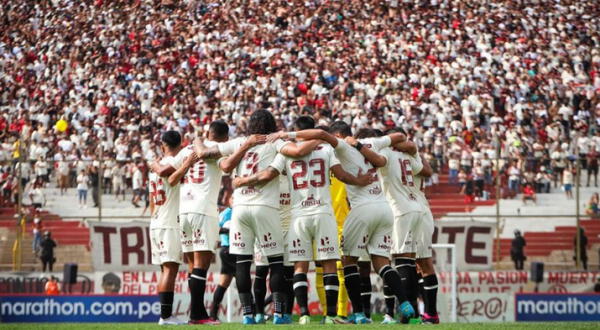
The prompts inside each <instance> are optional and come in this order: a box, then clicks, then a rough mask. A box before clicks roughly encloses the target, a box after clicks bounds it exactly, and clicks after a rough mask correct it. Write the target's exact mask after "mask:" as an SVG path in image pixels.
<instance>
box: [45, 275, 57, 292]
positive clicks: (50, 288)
mask: <svg viewBox="0 0 600 330" xmlns="http://www.w3.org/2000/svg"><path fill="white" fill-rule="evenodd" d="M44 291H46V294H47V295H49V296H57V295H59V294H60V284H58V279H57V278H56V277H54V276H50V277H48V281H47V282H46V285H45V286H44Z"/></svg>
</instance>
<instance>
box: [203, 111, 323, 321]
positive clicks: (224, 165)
mask: <svg viewBox="0 0 600 330" xmlns="http://www.w3.org/2000/svg"><path fill="white" fill-rule="evenodd" d="M276 130H277V124H276V122H275V118H274V117H273V115H272V114H271V113H270V112H269V111H266V110H257V111H254V112H253V113H252V115H251V116H250V120H249V123H248V133H249V134H254V135H256V134H270V133H274V132H275V131H276ZM247 139H248V138H245V137H242V138H237V139H234V140H232V141H229V142H227V143H219V144H217V145H216V146H213V147H210V146H208V148H207V146H204V145H203V144H201V143H197V144H196V147H197V149H196V153H197V154H198V155H199V157H200V158H217V157H221V156H229V157H227V158H226V160H225V161H223V162H221V163H220V167H221V169H222V170H223V171H224V172H227V173H229V172H231V171H233V170H235V173H236V174H237V175H238V176H250V175H252V174H255V173H258V172H260V171H261V170H264V169H266V168H267V167H268V166H269V165H270V164H271V163H272V162H273V160H274V159H275V156H276V155H277V153H278V152H281V153H284V154H286V155H288V156H291V157H299V156H302V155H306V154H308V153H309V152H310V151H312V150H313V149H314V148H315V146H316V145H317V144H318V142H313V143H306V144H303V145H302V146H297V145H296V144H294V143H290V142H284V141H282V140H277V141H275V142H274V143H268V144H261V145H256V146H254V147H253V148H249V149H245V150H243V148H242V146H243V145H244V144H246V141H247ZM240 153H241V154H242V155H243V157H238V156H237V155H239V154H240ZM234 155H235V157H234ZM279 194H280V192H279V184H278V182H277V181H274V182H268V183H266V184H265V185H261V186H255V185H253V186H250V187H238V188H236V189H235V190H234V195H233V196H234V199H233V202H234V205H233V214H232V220H231V229H230V240H231V242H230V252H231V253H233V254H236V255H237V259H236V276H235V278H236V284H237V287H238V293H239V296H240V302H241V305H242V311H243V315H244V317H243V321H242V322H243V323H244V324H255V323H256V321H255V318H254V311H253V308H252V305H253V299H252V293H251V282H252V281H251V279H250V267H251V265H252V260H253V254H254V242H255V240H256V239H258V240H259V244H260V248H261V249H262V251H263V252H264V254H265V255H266V256H267V260H268V263H269V270H270V273H271V276H270V280H269V284H270V288H271V292H272V293H273V303H274V307H275V308H274V310H275V313H274V317H273V323H275V324H286V323H289V321H290V320H287V319H285V318H284V316H283V302H284V298H283V292H282V291H283V287H284V286H283V282H284V277H283V261H284V257H283V253H284V242H283V230H282V227H281V222H280V218H279Z"/></svg>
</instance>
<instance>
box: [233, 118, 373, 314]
mask: <svg viewBox="0 0 600 330" xmlns="http://www.w3.org/2000/svg"><path fill="white" fill-rule="evenodd" d="M295 126H296V130H298V131H300V132H297V133H284V134H283V135H284V136H285V137H286V138H294V137H296V135H297V134H300V133H301V131H302V130H306V129H311V128H314V127H315V122H314V119H313V118H312V117H308V116H303V117H299V118H298V119H297V120H296V122H295ZM297 137H298V140H302V139H301V137H300V136H297ZM304 143H310V142H304ZM284 171H285V172H286V173H287V177H288V184H289V185H290V187H291V200H292V223H291V225H290V231H289V233H288V238H287V241H288V245H289V246H288V247H289V256H290V261H293V262H294V272H295V273H294V293H295V295H296V299H297V301H298V305H299V306H300V312H301V314H302V316H301V317H300V324H309V323H310V314H309V311H308V280H307V276H306V274H307V272H308V264H309V262H310V261H312V260H314V261H320V263H321V264H322V265H323V271H324V275H323V281H324V286H325V295H326V301H327V316H326V317H325V323H328V324H334V323H346V321H344V320H342V319H341V318H339V317H337V316H336V313H337V299H338V290H339V281H338V278H337V274H336V261H337V260H339V248H338V246H339V245H338V238H337V231H336V223H335V219H334V217H333V209H332V206H331V194H330V191H329V185H330V182H329V181H330V180H329V175H330V174H329V172H330V171H331V172H333V173H334V175H335V176H336V177H337V178H338V179H340V180H341V181H343V182H345V183H347V184H353V185H363V186H364V185H368V184H370V183H371V182H372V181H373V177H372V175H370V174H366V173H365V174H362V175H361V174H360V173H359V175H358V176H354V175H351V174H349V173H348V172H346V171H344V169H343V168H342V166H341V165H340V163H339V161H338V160H337V158H336V157H335V155H334V152H333V150H332V148H331V147H330V146H327V145H319V146H318V147H317V148H316V149H315V150H314V151H312V152H311V153H310V154H308V155H306V156H304V157H297V158H291V157H286V156H284V155H283V154H280V155H278V156H277V157H276V158H275V160H274V161H273V163H272V164H271V165H270V166H269V167H268V168H267V169H265V170H263V171H260V172H258V173H255V174H253V175H250V176H246V177H238V178H236V179H234V186H236V187H244V186H256V185H263V184H268V182H272V181H271V180H273V179H274V178H275V177H277V176H278V175H279V173H282V172H284ZM313 243H314V244H315V245H316V255H314V256H313V248H312V246H313Z"/></svg>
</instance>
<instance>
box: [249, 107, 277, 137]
mask: <svg viewBox="0 0 600 330" xmlns="http://www.w3.org/2000/svg"><path fill="white" fill-rule="evenodd" d="M275 132H277V123H276V122H275V117H273V115H272V114H271V113H270V112H269V111H267V110H256V111H254V112H253V113H252V115H251V116H250V121H249V122H248V134H271V133H275Z"/></svg>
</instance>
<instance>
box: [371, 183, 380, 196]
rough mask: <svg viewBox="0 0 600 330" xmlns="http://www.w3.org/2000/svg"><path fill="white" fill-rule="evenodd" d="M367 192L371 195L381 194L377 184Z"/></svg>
mask: <svg viewBox="0 0 600 330" xmlns="http://www.w3.org/2000/svg"><path fill="white" fill-rule="evenodd" d="M369 194H371V195H380V194H381V188H380V187H379V186H378V185H377V186H375V187H373V188H371V189H369Z"/></svg>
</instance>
